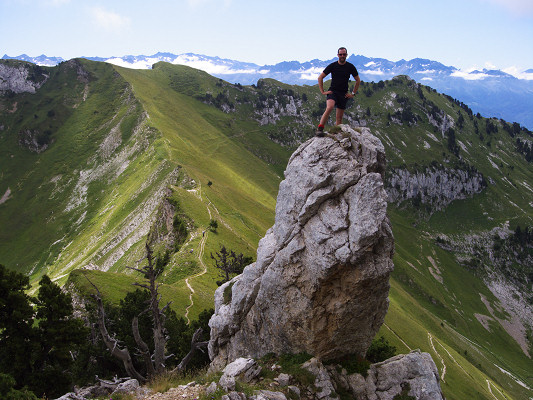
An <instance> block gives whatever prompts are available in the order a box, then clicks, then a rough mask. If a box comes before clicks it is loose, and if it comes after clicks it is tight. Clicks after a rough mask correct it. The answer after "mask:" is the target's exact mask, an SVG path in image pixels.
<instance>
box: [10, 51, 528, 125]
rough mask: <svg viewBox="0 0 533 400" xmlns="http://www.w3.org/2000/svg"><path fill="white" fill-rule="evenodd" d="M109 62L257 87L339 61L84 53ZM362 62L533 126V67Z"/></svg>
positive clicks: (293, 80) (375, 71)
mask: <svg viewBox="0 0 533 400" xmlns="http://www.w3.org/2000/svg"><path fill="white" fill-rule="evenodd" d="M10 58H13V59H18V60H23V61H28V62H32V63H35V64H37V65H42V66H54V65H57V64H59V63H60V62H62V61H65V60H64V59H63V58H61V57H48V56H45V55H41V56H39V57H29V56H27V55H25V54H22V55H20V56H17V57H9V56H7V55H4V56H3V57H2V59H10ZM82 58H86V59H89V60H93V61H103V62H108V63H111V64H115V65H120V66H123V67H127V68H134V69H150V68H152V65H153V64H155V63H157V62H159V61H165V62H169V63H171V64H180V65H188V66H190V67H193V68H197V69H200V70H203V71H205V72H207V73H209V74H210V75H213V76H215V77H218V78H221V79H224V80H225V81H228V82H231V83H240V84H242V85H251V84H255V83H257V81H258V80H259V79H261V78H272V79H276V80H278V81H280V82H284V83H288V84H297V85H314V84H316V82H317V77H318V75H319V74H320V72H321V71H322V70H323V69H324V68H325V66H326V65H328V64H329V63H331V62H333V61H334V60H336V59H335V58H333V59H330V60H318V59H315V60H311V61H307V62H303V63H302V62H298V61H284V62H280V63H278V64H275V65H262V66H261V65H257V64H254V63H247V62H240V61H235V60H229V59H223V58H219V57H211V56H205V55H200V54H194V53H186V54H179V55H176V54H172V53H157V54H154V55H151V56H144V55H140V56H133V55H128V56H123V57H109V58H102V57H82ZM348 60H349V61H350V62H352V63H353V64H355V65H356V67H357V68H358V71H359V74H360V76H361V79H362V80H363V81H367V82H371V81H375V82H377V81H380V80H387V79H391V78H392V77H394V76H397V75H408V76H409V77H411V78H412V79H414V80H415V81H417V82H419V83H422V84H424V85H427V86H430V87H432V88H433V89H436V90H438V91H439V92H442V93H445V94H447V95H449V96H452V97H454V98H456V99H458V100H460V101H462V102H463V103H465V104H467V105H468V106H469V107H470V108H471V109H472V110H473V111H474V112H476V113H477V112H479V113H480V114H481V115H483V116H485V117H496V118H502V119H504V120H506V121H508V122H518V123H520V124H521V125H523V126H524V127H526V128H528V129H530V130H533V113H532V112H531V110H533V69H528V70H526V71H523V72H521V73H519V74H516V75H511V74H509V73H506V72H503V71H501V70H487V69H483V70H473V71H463V70H460V69H458V68H455V67H450V66H445V65H444V64H441V63H440V62H437V61H432V60H426V59H421V58H415V59H412V60H408V61H406V60H400V61H396V62H394V61H389V60H386V59H383V58H369V57H365V56H361V55H357V56H356V55H352V56H350V57H349V59H348Z"/></svg>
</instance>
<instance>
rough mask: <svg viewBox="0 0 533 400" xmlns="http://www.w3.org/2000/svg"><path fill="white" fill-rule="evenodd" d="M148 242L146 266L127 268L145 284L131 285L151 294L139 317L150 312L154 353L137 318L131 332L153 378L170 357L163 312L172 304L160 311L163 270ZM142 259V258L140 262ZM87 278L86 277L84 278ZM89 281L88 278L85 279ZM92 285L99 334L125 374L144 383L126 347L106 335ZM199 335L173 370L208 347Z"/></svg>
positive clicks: (163, 367) (178, 369)
mask: <svg viewBox="0 0 533 400" xmlns="http://www.w3.org/2000/svg"><path fill="white" fill-rule="evenodd" d="M149 243H150V241H149V240H147V242H146V260H147V262H148V264H147V265H145V266H144V267H141V268H133V267H128V268H129V269H132V270H134V271H137V272H139V273H141V274H142V275H143V276H144V279H145V281H146V282H145V283H138V282H136V283H134V285H136V286H139V287H142V288H144V289H146V290H148V291H149V293H150V299H149V301H148V303H149V304H148V308H147V309H146V310H144V311H143V312H142V313H141V314H139V316H140V315H142V314H143V313H146V312H149V313H150V314H151V316H152V329H153V333H154V352H153V354H151V353H150V349H149V347H148V345H147V344H146V342H145V341H144V340H143V339H142V337H141V335H140V332H139V318H138V317H139V316H136V317H134V318H133V320H132V323H131V327H132V332H133V337H134V339H135V343H136V344H137V346H138V349H139V351H140V354H141V356H142V358H143V360H144V363H145V365H146V371H147V375H148V378H151V377H153V376H155V375H159V374H161V373H162V372H164V371H165V360H166V359H167V358H169V357H172V356H173V355H170V356H165V348H166V342H167V331H166V329H165V319H166V316H165V311H166V309H167V308H168V307H169V306H170V304H171V302H169V303H167V304H166V305H165V306H164V307H162V308H160V307H159V304H160V302H161V295H160V294H159V287H160V284H159V283H157V282H156V280H157V278H158V276H159V275H160V274H161V272H162V270H161V269H158V268H156V263H155V260H154V257H153V250H152V248H151V247H150V244H149ZM142 260H144V258H143V259H141V260H140V261H142ZM86 278H87V277H86ZM87 280H89V278H87ZM89 282H90V283H91V285H93V287H94V288H95V289H96V292H97V295H95V296H94V297H95V298H96V301H97V304H98V319H99V327H100V333H101V335H102V338H103V340H104V342H105V344H106V346H107V348H108V349H109V350H110V351H111V354H112V355H114V356H115V357H117V358H118V359H120V360H121V361H122V362H123V363H124V367H125V369H126V372H127V373H128V374H129V375H131V376H132V377H134V378H135V379H137V380H139V381H140V382H146V381H147V378H145V377H143V376H142V375H141V374H140V373H139V372H138V371H137V370H136V369H135V367H134V365H133V361H132V359H131V356H130V353H129V351H128V348H127V347H123V348H121V347H119V343H118V340H116V339H114V338H112V337H111V336H110V335H109V333H108V332H107V329H106V326H105V310H104V306H103V303H102V298H101V295H100V291H99V290H98V288H97V287H96V286H95V285H94V284H93V283H92V282H91V281H90V280H89ZM201 335H202V329H201V328H199V329H198V330H196V332H195V333H194V335H193V337H192V340H191V350H190V351H189V353H188V354H187V355H186V356H185V357H184V358H183V359H182V360H181V362H180V364H179V365H178V366H177V367H176V368H175V369H174V370H173V371H172V372H175V371H183V370H185V369H186V367H187V364H188V363H189V361H190V360H191V358H192V356H193V354H194V352H195V351H196V350H198V349H201V348H203V347H205V346H207V344H208V342H207V341H205V342H199V341H198V340H199V339H200V336H201Z"/></svg>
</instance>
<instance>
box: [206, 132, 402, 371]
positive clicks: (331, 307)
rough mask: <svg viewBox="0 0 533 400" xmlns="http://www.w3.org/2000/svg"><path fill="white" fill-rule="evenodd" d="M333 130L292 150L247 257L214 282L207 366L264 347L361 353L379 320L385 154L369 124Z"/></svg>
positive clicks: (329, 354)
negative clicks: (268, 221)
mask: <svg viewBox="0 0 533 400" xmlns="http://www.w3.org/2000/svg"><path fill="white" fill-rule="evenodd" d="M341 128H342V131H340V132H339V133H337V134H328V135H327V136H325V137H314V138H312V139H310V140H308V141H307V142H305V143H303V144H302V145H301V146H300V147H299V148H298V149H297V150H296V151H295V152H294V154H293V155H292V156H291V158H290V160H289V163H288V165H287V169H286V171H285V180H284V181H282V182H281V184H280V187H279V192H278V198H277V204H276V217H275V223H274V226H272V228H270V229H269V230H268V231H267V233H266V235H265V237H264V238H263V239H261V241H260V242H259V246H258V250H257V261H256V262H255V263H253V264H250V265H249V266H247V267H246V268H245V270H244V272H243V273H242V274H241V275H239V276H237V277H235V278H234V279H232V280H231V281H230V282H227V283H225V284H224V285H222V286H221V287H220V288H218V289H217V291H216V293H215V314H214V315H213V317H212V318H211V320H210V322H209V325H210V327H211V340H210V343H209V354H210V357H211V360H212V364H211V365H212V368H213V369H221V368H223V367H224V366H225V365H227V364H228V363H230V362H232V361H233V360H235V359H237V358H239V357H253V358H258V357H261V356H263V355H265V354H267V353H276V354H283V353H294V354H296V353H300V352H307V353H309V354H312V355H314V356H316V357H318V358H320V359H321V360H328V359H332V358H338V357H342V356H343V355H346V354H354V353H356V354H360V355H364V354H365V353H366V350H367V349H368V347H369V346H370V343H371V341H372V339H373V337H374V336H375V334H376V333H377V331H378V330H379V328H380V326H381V325H382V323H383V320H384V318H385V314H386V312H387V309H388V303H389V302H388V292H389V275H390V273H391V271H392V269H393V263H392V256H393V252H394V239H393V236H392V230H391V226H390V222H389V218H388V216H387V213H386V209H387V194H386V192H385V189H384V187H383V173H384V171H385V151H384V148H383V145H382V144H381V142H380V141H379V139H377V138H376V137H375V136H373V135H372V134H371V133H370V130H369V129H366V128H363V129H362V130H361V131H360V132H359V131H354V130H353V129H351V128H350V127H348V126H346V125H341ZM224 294H226V296H224ZM225 298H226V300H224V299H225ZM229 298H231V300H229V301H227V300H228V299H229Z"/></svg>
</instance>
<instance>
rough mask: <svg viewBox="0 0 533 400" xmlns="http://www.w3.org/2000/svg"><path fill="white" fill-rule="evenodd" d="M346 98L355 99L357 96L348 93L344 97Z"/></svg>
mask: <svg viewBox="0 0 533 400" xmlns="http://www.w3.org/2000/svg"><path fill="white" fill-rule="evenodd" d="M344 97H346V98H347V99H353V98H354V97H355V94H353V93H351V92H348V93H346V94H345V95H344Z"/></svg>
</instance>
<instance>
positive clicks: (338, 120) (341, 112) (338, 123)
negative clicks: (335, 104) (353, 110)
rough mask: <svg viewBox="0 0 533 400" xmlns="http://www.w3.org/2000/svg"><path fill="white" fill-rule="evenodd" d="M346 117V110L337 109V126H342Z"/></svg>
mask: <svg viewBox="0 0 533 400" xmlns="http://www.w3.org/2000/svg"><path fill="white" fill-rule="evenodd" d="M343 116H344V110H341V109H340V108H337V114H336V115H335V120H336V121H335V122H336V125H340V124H342V117H343Z"/></svg>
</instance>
